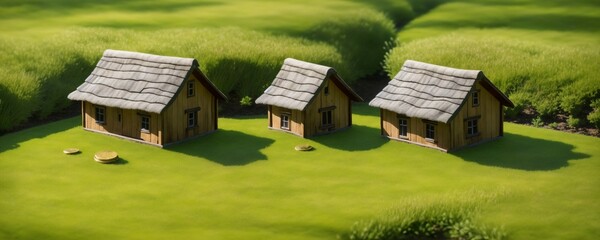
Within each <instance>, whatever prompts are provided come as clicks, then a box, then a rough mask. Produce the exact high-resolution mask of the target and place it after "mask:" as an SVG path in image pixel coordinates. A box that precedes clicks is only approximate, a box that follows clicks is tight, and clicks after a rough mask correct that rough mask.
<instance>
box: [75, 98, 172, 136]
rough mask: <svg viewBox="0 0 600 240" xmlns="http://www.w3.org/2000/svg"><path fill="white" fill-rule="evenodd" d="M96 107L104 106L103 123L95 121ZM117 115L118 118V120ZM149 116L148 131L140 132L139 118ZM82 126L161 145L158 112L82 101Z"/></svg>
mask: <svg viewBox="0 0 600 240" xmlns="http://www.w3.org/2000/svg"><path fill="white" fill-rule="evenodd" d="M96 107H101V108H104V109H105V111H104V123H98V122H96ZM119 115H120V116H121V117H120V120H119ZM142 116H148V117H149V118H150V129H149V131H148V132H147V133H146V132H142V130H141V124H142V123H141V121H142V120H141V118H142ZM83 121H84V123H83V126H84V128H87V129H92V130H96V131H100V132H107V133H112V134H117V135H122V136H125V137H129V138H133V139H139V140H143V141H146V142H149V143H154V144H158V145H161V144H162V143H161V138H160V136H161V130H160V127H159V126H160V125H161V122H160V121H161V119H160V117H159V115H158V114H155V113H145V112H140V111H137V110H129V109H120V108H113V107H105V106H96V105H94V104H91V103H89V102H84V103H83Z"/></svg>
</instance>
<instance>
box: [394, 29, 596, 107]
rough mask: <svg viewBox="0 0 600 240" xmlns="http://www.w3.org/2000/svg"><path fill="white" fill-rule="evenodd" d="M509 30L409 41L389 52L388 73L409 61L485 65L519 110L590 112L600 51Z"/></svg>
mask: <svg viewBox="0 0 600 240" xmlns="http://www.w3.org/2000/svg"><path fill="white" fill-rule="evenodd" d="M503 31H506V30H495V31H492V30H470V31H461V32H459V33H452V34H448V35H445V36H441V37H435V38H427V39H423V40H418V41H413V42H409V43H407V44H404V45H403V46H401V47H399V48H395V49H393V50H392V51H391V52H390V53H389V54H388V55H387V59H386V71H387V72H388V73H390V76H393V75H394V74H395V73H397V72H398V71H399V70H400V68H401V66H402V64H403V62H404V61H405V60H406V59H414V60H419V61H424V62H430V63H434V64H439V65H446V66H452V67H456V68H466V69H480V70H483V72H484V73H485V74H486V76H487V77H488V78H490V80H492V82H494V84H496V85H497V86H498V87H499V88H500V89H501V90H502V91H504V92H505V93H506V94H508V95H509V97H510V98H511V100H512V101H513V102H514V103H515V105H516V106H517V108H516V109H517V111H518V110H521V109H523V107H533V108H535V109H536V110H537V111H538V112H539V113H541V114H542V115H544V116H551V115H553V114H557V113H559V112H567V113H569V114H574V115H578V116H580V115H583V116H585V114H586V112H585V110H586V107H587V106H589V105H590V104H591V102H592V100H593V99H597V98H598V97H600V78H597V76H596V73H597V69H600V58H598V57H599V56H600V49H598V48H596V47H594V46H577V47H575V46H551V45H540V44H538V43H537V42H530V41H521V40H515V39H509V38H503V37H498V36H499V35H500V36H501V33H502V32H503ZM494 33H499V34H494Z"/></svg>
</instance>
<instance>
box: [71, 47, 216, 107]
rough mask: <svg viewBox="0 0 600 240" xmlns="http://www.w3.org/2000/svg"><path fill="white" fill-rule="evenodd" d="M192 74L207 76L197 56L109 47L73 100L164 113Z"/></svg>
mask: <svg viewBox="0 0 600 240" xmlns="http://www.w3.org/2000/svg"><path fill="white" fill-rule="evenodd" d="M190 74H199V76H203V75H202V73H201V72H200V70H199V69H198V61H196V59H193V58H179V57H167V56H158V55H152V54H145V53H137V52H128V51H118V50H110V49H108V50H106V51H104V55H103V56H102V58H101V59H100V61H99V62H98V64H97V65H96V68H95V69H94V71H92V73H91V74H90V76H89V77H87V79H86V80H85V82H84V83H83V84H81V85H80V86H79V87H78V88H77V90H75V91H73V92H71V93H70V94H69V96H68V98H69V99H71V100H78V101H87V102H90V103H93V104H98V105H103V106H109V107H117V108H123V109H133V110H142V111H146V112H152V113H161V112H162V111H163V110H164V109H165V107H166V106H167V105H169V104H170V103H171V101H172V100H173V98H174V96H175V95H176V94H177V93H178V92H179V89H180V87H181V85H182V83H183V82H184V81H185V80H186V79H187V78H188V76H189V75H190ZM203 78H205V77H200V78H199V79H200V81H202V83H203V84H204V86H206V87H207V88H208V89H209V91H211V92H212V93H213V94H215V95H216V96H217V97H218V98H221V99H226V97H225V95H224V94H223V93H221V92H220V91H219V90H218V89H217V88H216V87H215V86H214V85H213V84H212V83H211V82H210V81H208V80H207V81H204V80H203Z"/></svg>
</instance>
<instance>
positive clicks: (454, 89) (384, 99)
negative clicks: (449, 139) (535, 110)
mask: <svg viewBox="0 0 600 240" xmlns="http://www.w3.org/2000/svg"><path fill="white" fill-rule="evenodd" d="M478 80H479V81H480V83H481V85H482V86H483V87H484V88H486V89H487V90H488V91H489V92H490V93H491V94H492V95H494V96H495V97H496V98H498V100H499V101H500V103H502V104H503V105H504V106H509V107H513V106H514V105H513V103H512V102H511V101H510V100H509V99H508V97H506V95H504V94H503V93H502V92H501V91H500V90H498V89H497V88H496V87H495V86H494V85H493V84H492V83H491V82H490V80H489V79H487V77H486V76H485V75H484V74H483V72H482V71H479V70H463V69H456V68H450V67H444V66H438V65H433V64H429V63H423V62H417V61H413V60H406V62H404V65H403V66H402V70H401V71H400V72H399V73H398V74H397V75H396V76H395V77H394V79H392V80H391V81H390V82H389V83H388V85H387V86H386V87H385V88H383V90H382V91H381V92H379V94H377V96H376V97H375V98H374V99H373V100H371V102H370V103H369V105H370V106H373V107H379V108H382V109H386V110H390V111H393V112H396V113H399V114H403V115H406V116H408V117H416V118H422V119H426V120H431V121H437V122H442V123H448V122H449V121H450V120H451V119H452V118H453V117H454V115H455V114H457V113H458V112H459V110H460V108H461V106H462V105H463V104H464V102H465V101H466V100H467V99H468V96H469V95H468V94H469V92H470V91H471V89H473V86H474V85H475V83H476V81H478Z"/></svg>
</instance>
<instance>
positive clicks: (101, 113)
mask: <svg viewBox="0 0 600 240" xmlns="http://www.w3.org/2000/svg"><path fill="white" fill-rule="evenodd" d="M94 107H95V109H94V112H95V114H94V120H96V123H97V124H106V107H101V106H94ZM100 116H102V117H101V118H102V120H100V119H99V118H100Z"/></svg>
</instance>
